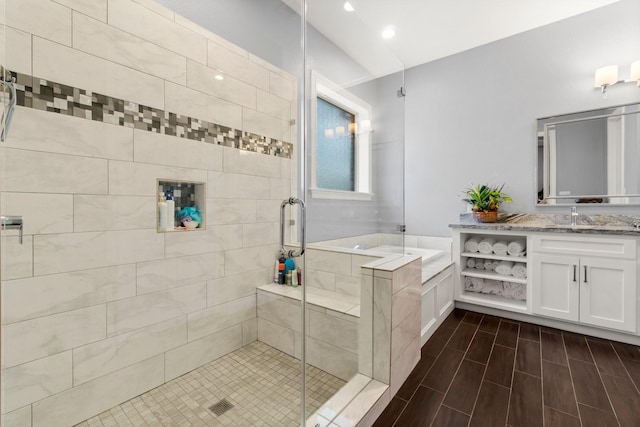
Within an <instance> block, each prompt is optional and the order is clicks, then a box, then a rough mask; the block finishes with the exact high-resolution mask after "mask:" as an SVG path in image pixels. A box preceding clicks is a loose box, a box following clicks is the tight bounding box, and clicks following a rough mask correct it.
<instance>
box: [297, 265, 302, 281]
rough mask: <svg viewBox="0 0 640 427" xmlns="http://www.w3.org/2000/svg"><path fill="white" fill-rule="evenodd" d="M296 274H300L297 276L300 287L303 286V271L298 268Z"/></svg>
mask: <svg viewBox="0 0 640 427" xmlns="http://www.w3.org/2000/svg"><path fill="white" fill-rule="evenodd" d="M296 273H298V274H297V276H298V286H302V269H301V268H300V267H298V268H297V269H296Z"/></svg>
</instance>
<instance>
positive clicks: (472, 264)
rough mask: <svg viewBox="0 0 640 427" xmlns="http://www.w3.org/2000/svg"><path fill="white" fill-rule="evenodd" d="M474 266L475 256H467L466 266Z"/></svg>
mask: <svg viewBox="0 0 640 427" xmlns="http://www.w3.org/2000/svg"><path fill="white" fill-rule="evenodd" d="M475 266H476V260H475V258H467V268H474V267H475Z"/></svg>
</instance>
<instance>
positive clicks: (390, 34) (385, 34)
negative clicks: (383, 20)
mask: <svg viewBox="0 0 640 427" xmlns="http://www.w3.org/2000/svg"><path fill="white" fill-rule="evenodd" d="M395 35H396V29H395V28H393V27H387V28H385V29H384V30H383V31H382V38H383V39H392V38H394V37H395Z"/></svg>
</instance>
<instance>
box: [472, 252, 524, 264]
mask: <svg viewBox="0 0 640 427" xmlns="http://www.w3.org/2000/svg"><path fill="white" fill-rule="evenodd" d="M460 256H464V257H467V258H482V259H494V260H496V261H513V262H523V263H526V262H527V257H526V256H510V255H505V256H502V255H495V254H481V253H480V252H463V253H461V254H460Z"/></svg>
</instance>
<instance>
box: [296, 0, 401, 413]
mask: <svg viewBox="0 0 640 427" xmlns="http://www.w3.org/2000/svg"><path fill="white" fill-rule="evenodd" d="M284 1H285V2H287V0H284ZM377 3H380V2H377ZM383 3H384V2H383ZM351 4H352V6H353V8H354V9H355V10H354V11H347V10H346V9H345V2H344V1H338V0H329V1H327V0H307V1H306V15H305V16H306V55H305V64H306V70H305V77H306V83H307V86H306V92H305V95H306V96H305V98H306V106H307V107H308V108H307V111H306V113H307V114H306V124H307V126H306V128H305V136H306V139H305V147H306V150H307V155H306V156H305V159H304V161H305V179H306V183H307V185H306V188H305V189H304V190H305V191H304V193H302V196H303V197H305V199H306V202H307V240H308V242H310V243H309V246H308V249H307V255H306V260H305V266H306V278H307V282H306V283H307V284H308V286H307V287H306V303H307V306H308V307H309V316H308V319H307V322H308V324H307V329H308V333H307V337H306V343H305V344H306V351H305V356H306V360H305V361H306V364H307V375H308V373H309V372H310V371H311V370H312V369H314V368H319V369H321V370H323V371H324V372H326V373H328V374H330V375H332V376H334V377H337V378H339V379H341V380H342V381H344V382H345V384H347V386H345V387H344V388H342V390H341V391H340V393H339V394H338V395H336V396H333V397H332V398H330V399H329V400H328V401H327V402H325V403H324V404H322V405H321V407H320V409H319V410H318V411H317V412H316V413H315V414H311V413H309V414H307V415H308V416H309V417H310V419H311V420H312V421H311V423H310V424H311V425H314V424H315V423H318V424H319V425H328V424H330V423H331V422H335V423H336V424H340V423H348V422H351V423H352V424H353V425H356V424H357V423H358V422H359V421H360V419H358V418H353V417H354V416H355V414H357V413H358V409H355V408H353V407H351V408H348V405H349V402H350V401H351V400H352V399H355V398H356V394H357V393H359V392H360V391H362V390H364V389H365V388H368V387H377V386H378V385H379V384H387V385H388V384H389V383H390V381H389V378H390V372H391V369H390V368H391V363H390V361H387V360H386V359H385V358H384V356H383V353H384V352H385V350H384V348H383V347H384V346H385V345H389V343H390V341H386V342H383V341H384V340H383V339H379V340H377V341H374V322H377V325H378V328H379V327H380V325H382V324H383V322H382V321H380V322H379V321H378V320H380V319H379V318H378V320H375V319H374V315H375V314H374V311H375V310H378V311H380V310H386V308H389V309H390V307H386V308H384V309H383V308H381V306H377V307H375V309H374V292H376V291H374V288H373V280H374V279H373V277H372V276H371V271H372V270H366V271H365V270H363V269H362V266H363V265H366V264H368V263H372V262H376V261H379V260H380V259H381V258H383V257H385V256H386V255H385V254H386V253H388V251H391V252H394V253H397V254H400V253H402V251H403V249H404V239H403V231H402V230H403V224H404V95H403V94H404V90H403V86H404V81H403V76H404V67H403V64H402V62H401V61H400V60H399V59H398V58H397V56H396V55H395V54H394V52H393V43H392V41H389V40H384V39H383V38H382V37H381V33H382V31H383V29H384V28H383V27H381V26H380V25H379V22H377V21H375V19H374V16H375V15H378V13H379V11H375V13H374V11H373V9H372V8H373V7H378V6H377V5H372V4H371V2H357V3H356V2H351ZM387 7H389V11H388V13H383V15H385V16H392V15H393V14H392V13H391V12H392V8H393V7H394V5H393V4H391V3H389V5H388V6H387ZM378 16H380V15H378ZM326 103H329V104H331V105H334V106H336V107H337V108H339V109H340V110H342V111H344V112H345V113H346V114H344V113H343V116H346V115H347V114H348V115H350V116H352V117H353V122H352V123H351V124H350V123H347V119H343V120H342V121H343V122H341V121H338V120H335V121H333V123H332V122H331V121H330V120H326V117H325V108H324V107H325V106H326ZM344 140H348V141H349V143H352V144H353V149H352V151H351V150H347V149H346V148H348V147H346V144H345V143H343V144H342V145H339V144H338V143H339V142H344ZM328 141H329V142H331V143H333V144H334V145H335V146H334V147H332V146H331V145H329V144H327V142H328ZM331 149H333V151H332V152H331V153H330V154H331V155H332V156H334V157H335V158H336V160H335V161H332V162H330V163H329V164H327V162H326V158H327V153H326V151H327V150H331ZM351 153H353V154H351ZM351 171H353V172H352V173H353V184H352V186H351V188H344V187H337V186H333V187H332V186H327V185H325V183H326V182H327V181H328V179H327V177H329V178H331V179H334V180H336V181H338V180H340V179H342V178H343V177H344V176H349V174H350V173H351ZM381 251H386V252H384V253H383V252H381ZM392 256H394V255H392ZM395 256H396V257H397V255H395ZM376 280H377V279H376ZM384 292H387V289H386V288H385V291H384ZM386 295H387V294H386V293H385V296H386ZM381 297H382V296H381V295H378V298H381ZM386 352H387V353H389V354H391V352H390V351H389V348H388V347H387V350H386ZM374 353H375V355H376V356H375V358H374ZM389 357H390V356H389ZM372 379H373V380H376V381H371V380H372ZM306 382H307V398H308V397H309V395H310V393H309V391H308V390H309V387H310V384H312V380H311V379H310V378H309V377H308V378H307V381H306ZM368 390H369V389H368ZM365 394H366V393H365ZM361 399H362V400H360V399H358V400H357V401H359V402H363V401H366V397H361ZM343 411H345V412H343ZM334 420H340V421H334ZM370 421H373V420H370ZM365 424H366V423H365Z"/></svg>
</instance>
